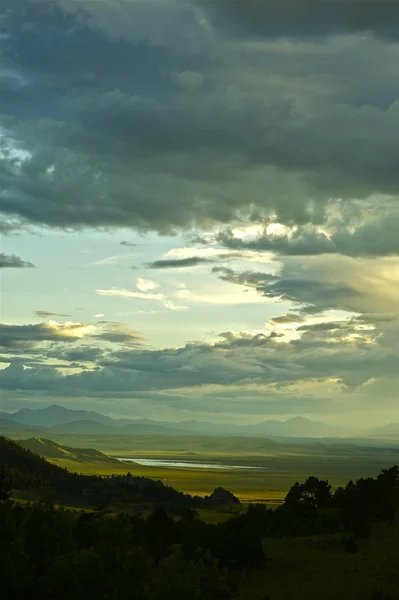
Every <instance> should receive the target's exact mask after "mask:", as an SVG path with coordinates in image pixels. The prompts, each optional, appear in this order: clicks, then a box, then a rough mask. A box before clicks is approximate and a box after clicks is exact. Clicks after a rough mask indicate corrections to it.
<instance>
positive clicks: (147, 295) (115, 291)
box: [96, 288, 187, 310]
mask: <svg viewBox="0 0 399 600" xmlns="http://www.w3.org/2000/svg"><path fill="white" fill-rule="evenodd" d="M96 294H98V295H99V296H111V297H120V298H138V299H141V300H155V301H157V302H160V303H161V304H163V305H164V306H165V307H166V308H169V309H170V310H186V309H187V307H186V306H180V305H177V304H175V303H174V302H172V301H171V300H169V299H168V298H167V297H166V296H165V295H164V294H153V293H151V292H133V291H131V290H125V289H121V288H111V289H109V290H101V289H99V290H96Z"/></svg>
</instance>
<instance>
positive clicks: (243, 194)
mask: <svg viewBox="0 0 399 600" xmlns="http://www.w3.org/2000/svg"><path fill="white" fill-rule="evenodd" d="M5 8H6V9H7V10H5V11H4V18H3V19H2V21H1V32H0V57H1V67H0V95H1V98H2V102H1V113H0V180H1V190H0V221H1V224H0V233H1V234H2V235H3V236H4V239H7V243H8V242H9V243H10V247H8V248H7V250H8V251H9V250H10V249H11V253H7V254H0V268H1V269H2V270H4V271H3V274H2V276H3V277H4V282H5V284H4V285H7V286H8V288H7V293H8V291H9V290H10V289H11V288H12V289H14V292H13V293H14V296H12V298H13V299H11V301H10V302H8V304H7V310H9V314H10V315H11V316H12V319H10V320H9V322H7V323H2V324H0V349H1V352H2V354H1V357H2V358H1V360H2V364H3V365H4V367H5V368H4V369H3V370H0V389H1V390H3V394H4V395H7V394H11V396H12V394H13V393H14V394H15V396H14V397H15V398H16V399H18V398H20V397H21V396H23V394H26V393H29V394H32V396H33V397H34V398H39V397H42V398H43V397H46V398H47V397H50V396H56V395H60V396H63V397H71V398H88V399H94V398H101V399H102V401H104V402H105V401H106V399H107V398H108V399H113V400H115V402H116V401H117V400H118V401H121V402H126V406H129V402H130V403H134V402H141V406H142V407H144V408H143V411H144V412H145V408H146V407H147V405H148V406H153V405H158V406H165V407H167V408H168V409H170V410H175V411H178V410H186V411H192V412H193V413H195V411H197V412H209V413H212V412H213V413H231V414H245V413H247V414H253V415H255V414H258V415H263V414H291V413H292V414H295V413H297V412H302V413H306V412H308V413H312V412H313V413H314V412H318V411H319V412H321V413H322V412H325V413H326V414H344V413H345V411H347V410H348V408H347V407H349V406H350V407H352V408H353V410H354V411H358V412H359V413H362V412H364V414H365V413H366V411H367V410H370V407H372V406H373V407H374V409H375V410H377V408H378V407H379V406H380V404H381V406H382V407H383V409H384V410H385V411H389V410H391V411H394V409H393V408H392V407H393V406H394V400H395V398H396V396H395V393H396V392H395V390H396V389H397V385H398V383H399V382H398V377H397V372H398V369H397V355H398V350H399V349H398V347H397V346H398V342H397V339H399V338H398V336H397V334H398V332H399V325H398V317H397V313H398V306H399V275H398V273H399V236H398V229H399V170H398V164H397V163H398V156H399V83H398V73H397V65H398V64H399V35H398V32H399V8H398V7H397V4H396V3H395V2H385V1H382V2H381V1H378V2H377V1H376V0H371V1H366V0H342V1H341V2H339V3H337V2H332V1H331V0H321V1H318V2H313V1H311V0H295V1H294V0H284V1H283V2H259V1H255V0H247V1H245V2H236V1H234V0H231V1H230V0H219V1H217V2H208V1H203V0H187V1H185V2H184V3H182V2H179V1H177V0H146V1H144V0H143V1H142V0H112V1H111V0H103V1H102V2H89V1H87V0H40V1H34V2H30V1H28V0H14V1H13V2H11V0H8V1H6V3H5ZM55 49H56V50H55ZM55 232H57V235H58V234H59V233H60V232H62V235H65V236H68V235H72V232H73V235H75V233H76V232H85V244H87V246H88V247H89V249H88V250H87V249H84V250H81V252H82V253H83V252H84V253H85V252H86V250H87V252H91V251H92V250H93V249H94V254H93V255H92V256H90V262H85V263H84V264H83V265H82V264H81V263H79V264H75V263H74V264H73V266H72V263H71V264H69V263H68V261H67V259H65V261H64V262H63V263H62V267H60V266H59V265H58V263H57V264H56V265H54V264H52V265H51V267H49V271H48V273H47V276H46V275H45V274H43V272H42V271H41V269H40V268H39V262H40V263H42V262H45V261H43V259H44V258H46V257H47V255H50V256H51V252H52V251H51V242H49V244H50V245H49V248H50V249H49V250H45V249H44V246H41V243H40V242H37V241H36V242H35V243H33V242H31V244H32V248H34V252H33V253H29V252H27V253H25V251H23V248H22V241H23V240H25V239H28V238H27V237H26V236H32V234H33V233H34V234H40V236H44V237H45V239H49V240H51V236H53V235H54V233H55ZM104 232H107V233H110V234H112V236H115V240H116V241H115V245H116V248H117V249H115V248H113V249H112V250H111V251H110V252H109V253H106V252H105V249H104V250H103V248H102V247H101V248H100V246H101V244H100V242H98V240H99V237H96V236H99V235H100V233H101V234H103V233H104ZM104 235H105V234H104ZM118 235H120V237H119V238H118V237H117V236H118ZM24 236H25V237H24ZM46 236H48V238H46ZM112 236H110V237H112ZM122 236H123V237H122ZM141 236H145V243H143V244H141V241H143V240H141ZM37 237H38V239H40V240H41V239H42V238H41V237H40V238H39V236H37ZM19 239H20V240H21V248H19V247H18V248H17V249H16V250H15V249H14V248H15V247H16V246H17V245H18V241H16V240H19ZM29 239H31V238H29ZM35 239H36V238H35ZM174 240H175V241H174ZM96 244H97V245H96ZM179 244H181V245H183V244H185V247H184V248H182V247H180V248H179V247H178V246H179ZM121 246H122V247H121ZM130 247H131V248H133V247H134V248H135V250H134V251H132V252H134V254H127V252H128V248H130ZM123 248H124V250H123ZM99 249H101V254H100V255H99V256H98V253H99ZM124 251H125V252H126V254H122V252H124ZM35 252H36V253H35ZM19 254H21V256H27V257H30V258H31V259H32V261H34V263H35V265H36V266H37V267H38V268H36V269H34V270H31V269H27V268H26V267H33V266H34V265H33V263H31V262H29V261H26V260H24V259H22V258H20V257H19ZM71 254H72V252H71ZM65 255H66V256H69V248H65ZM104 256H105V258H104ZM133 256H134V262H135V263H136V264H135V266H134V268H135V269H136V271H135V273H137V277H134V278H132V273H133V272H132V270H131V269H132V265H131V259H132V257H133ZM128 261H129V262H128ZM60 264H61V263H60ZM11 268H15V269H16V270H17V269H18V271H16V272H15V271H13V270H11ZM6 269H7V271H6ZM91 269H93V271H92V270H91ZM155 270H157V273H156V278H157V281H154V280H153V279H151V277H152V276H153V275H154V271H155ZM94 271H95V273H94ZM73 273H75V276H73ZM88 273H89V274H90V277H89V275H88V276H87V278H86V277H85V275H86V274H88ZM82 275H83V276H82ZM46 277H47V279H46ZM22 278H25V279H24V280H23V282H25V281H26V282H27V283H28V284H29V285H28V288H29V289H30V290H31V289H33V288H34V290H33V292H34V293H35V294H36V295H37V299H35V302H36V301H37V304H35V305H34V306H44V307H46V306H47V307H51V306H53V307H57V306H60V307H62V309H61V310H60V311H59V312H58V311H57V310H55V311H54V312H52V311H50V310H49V311H47V310H37V311H36V312H35V316H36V317H38V319H40V320H45V319H48V318H53V317H54V318H55V319H60V320H61V321H62V320H63V319H72V317H69V316H68V315H69V314H72V315H74V314H75V313H74V312H73V311H72V310H70V309H69V305H68V304H66V303H64V302H63V303H61V302H58V299H59V298H60V296H61V295H64V294H66V295H69V294H71V295H73V294H76V297H77V298H79V306H81V304H80V298H81V297H84V294H90V301H89V304H90V313H89V315H90V318H85V319H84V318H82V319H75V318H74V317H73V319H74V321H72V320H71V321H65V322H60V323H59V322H57V321H48V322H39V323H29V322H24V320H23V319H20V318H19V316H18V314H17V313H18V306H21V303H20V298H21V294H22V290H23V287H24V286H23V282H22V283H21V279H22ZM158 278H159V280H158ZM89 281H90V283H89ZM35 285H36V288H35ZM13 286H14V287H13ZM85 286H86V287H85ZM43 288H45V289H46V296H45V297H44V296H43V295H42V292H43ZM86 288H87V289H86ZM47 290H48V292H49V295H48V296H47ZM87 290H89V291H87ZM51 294H54V296H53V297H50V295H51ZM57 294H58V296H57ZM10 298H11V296H10ZM92 303H93V306H92ZM121 303H124V304H125V306H126V305H127V309H126V310H125V308H123V307H121ZM14 304H15V306H16V308H15V311H14V312H13V307H14ZM250 304H251V308H249V305H250ZM73 306H74V305H73ZM158 309H160V310H158ZM255 309H256V310H257V311H258V312H256V315H259V323H258V324H257V327H255V326H254V319H253V318H252V312H251V313H250V312H249V311H255ZM263 309H264V313H263V312H261V311H262V310H263ZM29 310H30V311H32V310H34V308H33V309H32V308H30V309H29ZM122 311H125V312H126V314H129V315H130V316H131V321H129V322H128V323H120V322H119V321H118V320H117V315H118V314H122ZM218 311H219V312H218ZM245 311H246V312H245ZM30 314H32V312H30ZM93 314H95V315H97V316H96V317H95V319H96V321H95V323H94V324H93V323H91V320H90V319H91V315H93ZM104 314H107V319H109V320H107V321H105V320H103V321H102V320H99V319H103V315H104ZM254 314H255V313H254ZM139 315H140V316H141V318H142V321H140V323H136V322H134V321H135V319H136V318H138V317H139ZM145 315H151V316H150V317H149V318H147V320H145ZM165 315H166V316H165ZM80 320H82V321H84V322H83V323H80V322H75V321H80ZM219 322H223V323H227V324H228V327H227V328H225V331H220V329H222V328H224V325H223V326H222V325H221V326H220V328H219V329H215V326H216V324H217V325H218V324H219ZM202 323H204V324H203V326H202ZM208 323H209V326H208ZM200 326H201V327H203V329H200ZM176 327H177V328H179V333H181V332H182V331H184V335H185V336H186V341H187V343H186V344H184V343H180V342H179V343H174V340H173V335H176ZM141 332H142V333H141ZM165 332H166V333H165ZM185 332H187V335H186V333H185ZM205 332H208V333H207V334H206V335H205ZM197 333H198V336H197ZM156 335H158V336H159V337H160V338H162V340H163V346H162V347H158V348H156V347H154V346H153V345H152V336H156ZM162 336H163V337H162ZM196 336H197V337H196ZM179 339H181V338H179ZM198 340H199V341H198ZM109 402H111V400H109ZM279 411H280V412H279Z"/></svg>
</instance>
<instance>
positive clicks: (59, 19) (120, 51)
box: [0, 1, 399, 256]
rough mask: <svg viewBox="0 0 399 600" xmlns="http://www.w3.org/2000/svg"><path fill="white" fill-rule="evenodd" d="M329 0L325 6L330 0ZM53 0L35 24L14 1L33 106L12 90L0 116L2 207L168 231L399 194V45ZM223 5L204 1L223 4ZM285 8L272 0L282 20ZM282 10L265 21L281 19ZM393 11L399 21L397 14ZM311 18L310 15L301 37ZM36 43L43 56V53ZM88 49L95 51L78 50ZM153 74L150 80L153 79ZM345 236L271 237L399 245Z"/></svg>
mask: <svg viewBox="0 0 399 600" xmlns="http://www.w3.org/2000/svg"><path fill="white" fill-rule="evenodd" d="M260 4H261V3H259V2H257V3H254V4H252V3H248V4H247V3H246V4H245V6H244V4H243V3H241V4H240V3H232V4H231V5H230V4H228V5H226V4H225V5H224V8H226V7H227V6H228V10H229V11H230V12H231V14H232V15H233V13H234V11H236V10H239V11H241V10H242V11H244V12H245V13H248V14H249V15H250V14H251V10H255V11H259V10H263V5H262V7H261V6H260ZM283 4H285V3H283ZM341 4H342V7H341V8H342V10H343V7H345V10H349V8H348V7H351V8H350V10H352V9H353V6H354V5H355V4H356V11H357V12H358V14H359V15H360V17H359V19H360V21H359V22H360V23H366V22H367V19H366V17H365V16H363V17H362V16H361V15H362V14H363V15H366V13H367V14H370V15H371V14H372V12H373V10H374V9H373V10H372V9H371V8H370V6H369V4H367V6H368V8H367V10H366V9H365V8H364V7H363V6H362V5H361V4H360V3H359V2H356V3H353V2H352V3H349V2H348V3H341ZM161 5H163V6H161ZM241 5H242V6H241ZM274 5H276V6H274ZM319 5H320V6H321V5H323V10H324V8H325V7H327V8H326V10H327V12H328V10H329V8H328V7H329V6H332V3H331V4H329V3H327V4H326V3H325V2H323V3H319V4H317V6H316V9H317V7H318V6H319ZM352 5H353V6H352ZM56 6H58V7H59V8H60V10H61V12H60V11H53V12H48V13H45V14H42V13H41V12H40V10H41V9H40V10H39V7H38V6H36V7H35V8H32V7H30V8H29V11H30V12H29V15H30V20H31V21H30V22H31V25H30V27H29V32H27V31H26V29H24V28H22V29H21V26H20V25H21V23H20V20H21V15H20V14H19V11H18V10H17V9H16V8H15V11H14V13H15V14H14V19H13V28H14V29H13V31H14V33H15V35H14V36H11V37H12V39H13V40H14V41H13V43H15V44H16V46H15V48H14V49H13V51H12V52H11V53H10V57H11V58H9V60H10V61H11V62H12V65H11V64H10V65H9V68H10V69H11V67H12V69H13V72H15V73H17V74H18V76H19V77H20V79H21V81H23V82H24V85H25V87H26V93H29V94H31V95H32V101H31V102H29V103H27V102H24V105H23V106H22V105H21V104H20V105H18V104H17V103H16V101H15V98H14V97H13V100H12V101H11V100H10V103H9V104H6V105H5V106H6V108H7V107H8V112H7V110H6V112H5V114H4V115H3V117H2V119H1V123H2V127H3V129H4V133H5V136H6V138H5V139H6V140H8V141H9V143H8V145H7V144H6V145H5V146H6V147H5V151H4V152H5V157H4V160H3V171H2V172H1V174H0V175H1V177H2V182H3V189H4V191H3V195H2V198H1V200H0V208H1V209H2V210H3V211H4V213H6V214H8V215H11V216H16V217H18V218H21V219H22V220H24V221H25V222H30V223H34V224H38V225H47V226H51V227H61V228H62V227H63V228H71V227H72V228H75V229H78V228H82V227H106V228H109V227H126V226H130V227H134V228H135V229H139V230H142V231H145V230H147V231H149V230H155V231H158V232H161V233H171V232H175V231H177V230H181V229H187V228H190V227H192V226H197V227H198V226H199V227H201V226H203V227H209V226H211V225H212V224H220V223H225V224H226V223H229V222H231V221H232V220H235V219H243V218H249V219H254V220H258V219H262V218H263V219H268V218H269V217H270V215H275V214H276V215H277V217H278V218H279V219H280V220H281V221H282V222H284V223H287V224H292V225H294V224H297V225H298V224H299V225H301V224H302V225H303V224H306V223H309V222H310V223H321V224H324V223H325V221H326V213H327V212H328V208H329V203H330V199H331V198H342V199H343V201H344V202H343V204H349V203H352V204H353V200H354V198H357V199H360V200H361V201H362V202H363V205H359V204H356V205H355V206H356V207H357V208H356V210H357V211H358V213H359V214H360V213H361V211H362V210H363V209H364V206H365V205H364V203H365V202H366V200H367V199H369V198H370V196H371V195H372V194H387V195H390V196H392V199H391V202H392V204H396V203H397V197H398V193H399V179H398V173H397V168H396V161H395V156H396V154H397V148H398V143H399V141H398V140H399V138H398V135H397V131H398V122H399V111H398V104H397V102H396V98H397V97H398V86H397V76H396V65H397V62H398V52H397V48H396V46H395V45H393V44H383V43H382V42H378V43H377V41H376V40H373V39H372V38H370V39H365V38H364V37H356V38H355V39H353V40H350V41H348V40H347V39H345V40H339V41H337V42H331V43H330V42H329V43H328V44H326V43H322V42H319V41H315V40H312V41H311V42H309V41H303V40H298V42H297V43H295V44H294V45H293V44H291V45H290V44H289V43H287V42H284V43H283V42H282V41H276V42H270V41H269V42H267V44H268V45H266V46H265V45H262V43H261V42H259V44H258V43H256V44H252V45H251V44H250V45H248V44H247V45H245V44H243V43H242V42H241V41H235V42H234V43H233V42H232V43H230V44H229V45H228V48H227V46H226V44H225V39H224V36H223V35H219V33H218V32H217V30H212V28H209V27H208V28H207V26H206V18H204V16H203V14H202V13H201V10H198V6H197V7H196V8H195V7H193V6H192V5H190V4H189V3H188V4H187V5H185V6H184V7H182V6H180V4H179V3H175V2H171V3H168V4H167V5H165V3H160V4H159V10H160V11H162V14H165V15H166V14H169V15H171V14H173V15H174V18H173V20H170V19H169V18H168V21H167V22H168V24H169V25H168V27H167V28H166V30H167V32H168V33H167V32H166V30H165V31H163V30H162V31H161V29H162V28H160V27H159V26H158V25H156V24H154V22H155V21H157V20H156V19H154V18H153V16H152V17H151V18H150V15H153V13H152V11H153V10H154V7H155V5H154V4H153V3H151V4H148V3H147V4H146V5H145V6H144V4H141V3H140V7H139V5H138V4H137V3H133V4H131V5H130V4H129V5H128V4H126V5H125V3H123V5H122V4H119V3H107V2H102V3H93V2H92V3H88V2H80V1H79V2H73V3H72V2H68V3H65V2H64V3H57V4H56ZM156 6H158V4H157V5H156ZM218 6H219V3H216V4H215V3H214V6H213V5H212V6H211V5H208V6H207V8H208V9H211V8H212V9H217V10H222V9H223V3H222V4H220V6H219V8H218ZM278 6H280V4H278V3H273V6H272V7H271V8H268V11H269V10H271V11H272V13H271V14H272V16H273V15H274V11H277V13H278V11H279V10H280V9H279V8H278ZM288 6H291V4H289V5H288ZM309 6H310V5H309V4H308V3H302V5H300V6H299V8H298V7H297V8H298V10H299V13H300V14H302V13H303V15H307V11H308V7H309ZM380 6H381V5H380V4H379V7H380ZM286 8H287V7H286V6H285V7H284V11H285V12H286ZM340 10H341V9H340ZM379 10H380V8H379ZM389 10H391V8H389ZM301 11H302V12H301ZM334 11H335V9H334ZM356 11H355V12H356ZM11 12H12V10H11ZM277 13H276V14H275V18H274V21H273V18H270V19H268V23H273V22H274V25H272V26H273V27H274V28H276V30H278V29H279V16H278V14H277ZM160 14H161V13H160ZM346 17H347V14H346V13H345V19H344V21H343V22H345V23H347V22H348V21H347V18H346ZM223 18H224V19H225V17H223ZM232 18H233V17H232ZM251 18H252V17H250V18H249V20H251ZM24 21H26V15H25V17H24ZM77 21H78V22H79V27H78V28H76V27H75V28H74V27H73V25H74V23H75V24H76V22H77ZM259 21H261V19H259V18H257V19H256V22H259ZM388 21H389V23H391V24H392V23H394V22H395V21H394V18H393V16H392V15H390V17H389V19H388ZM244 22H245V19H243V20H242V23H244ZM285 22H288V21H287V19H286V20H285ZM300 22H301V21H300V18H299V15H298V20H297V21H296V24H297V26H298V32H299V33H300V30H301V27H300ZM304 22H308V23H313V24H314V25H315V24H316V25H315V26H318V24H320V22H322V20H321V18H320V19H315V17H314V18H313V19H309V20H308V19H307V17H305V16H304ZM325 22H328V23H330V25H331V23H333V22H334V21H333V20H332V21H331V20H330V19H325ZM349 22H353V23H355V22H357V21H356V19H355V18H354V19H352V20H349ZM376 22H380V24H381V23H382V21H381V20H380V21H378V19H377V21H376ZM137 23H141V27H140V28H139V27H138V25H137ZM183 25H184V26H185V27H184V26H183ZM362 27H363V25H362V26H361V27H360V29H362ZM316 28H317V27H316ZM172 29H173V35H172V34H171V30H172ZM366 29H367V28H366ZM188 31H190V32H191V33H190V35H188ZM51 32H53V33H51ZM94 32H95V33H94ZM179 32H184V35H183V34H180V33H179ZM194 32H196V33H194ZM176 33H177V34H178V40H179V41H178V42H176V44H177V45H176V46H174V51H173V52H171V46H170V43H171V40H172V39H175V38H176ZM305 34H306V32H303V35H304V36H305ZM52 36H53V37H52ZM53 38H54V39H55V38H56V39H57V44H58V46H57V47H58V49H59V50H58V52H57V58H56V60H55V58H54V59H53V60H48V61H43V60H39V59H38V56H41V57H43V56H51V52H50V51H48V48H52V47H53V45H54V43H55V42H54V39H53ZM183 38H184V39H183ZM144 42H145V43H144ZM149 42H150V43H149ZM205 42H207V43H205ZM208 42H209V43H208ZM35 44H36V45H37V44H39V46H38V47H39V49H40V52H39V51H37V52H36V53H35V52H32V47H36V46H35ZM190 44H191V50H190V51H188V47H189V46H190ZM83 45H84V48H85V49H86V50H85V52H83V53H80V54H81V55H82V56H83V58H82V57H81V58H80V59H79V60H76V61H73V60H71V59H70V57H71V56H75V55H76V52H77V51H78V50H77V49H79V48H81V47H83ZM135 48H137V51H136V50H135ZM370 48H372V49H370ZM79 56H80V55H79ZM127 56H128V57H129V60H128V59H127V58H126V57H127ZM265 57H266V58H265ZM122 58H123V60H122ZM100 59H101V60H100ZM266 59H267V60H266ZM82 60H84V61H87V63H85V64H82V63H81V61H82ZM96 61H97V62H96ZM143 61H147V62H145V64H147V65H148V69H144V68H143V66H142V65H143V64H144V63H143ZM184 62H185V63H186V64H185V65H184V64H183V63H184ZM188 63H189V64H188ZM126 64H129V70H126V69H125V68H124V66H123V65H126ZM381 64H383V65H384V68H383V69H381ZM370 69H371V71H370ZM149 72H150V73H152V77H151V78H149V77H148V76H146V77H144V76H143V75H142V74H143V73H149ZM60 73H62V78H63V81H60ZM85 73H86V76H85V77H83V75H84V74H85ZM90 73H91V74H92V76H90V77H88V75H87V74H90ZM132 73H134V76H132ZM140 74H141V75H140ZM173 74H174V75H173ZM176 74H178V75H179V74H180V75H182V74H183V75H184V74H186V76H185V79H187V78H188V79H190V81H191V80H192V79H193V74H198V76H196V80H197V81H198V82H199V81H200V80H201V82H202V85H194V86H193V85H189V86H188V88H187V86H186V87H184V86H183V88H182V87H181V85H176V77H177V75H176ZM187 74H189V75H187ZM190 74H191V75H190ZM276 74H278V76H277V75H276ZM172 75H173V76H172ZM138 77H139V79H137V78H138ZM150 79H151V82H150V81H149V80H150ZM177 79H178V80H179V82H181V77H180V78H179V77H177ZM183 79H184V77H183ZM365 81H366V82H368V83H367V84H366V83H365ZM66 88H67V89H68V90H73V95H70V94H68V93H67V92H66ZM60 90H61V91H60ZM373 90H374V91H373ZM375 90H379V92H378V94H379V96H378V97H377V96H376V95H375ZM61 92H62V93H61ZM373 94H374V95H373ZM378 94H377V95H378ZM24 97H25V98H26V96H24ZM160 98H163V99H165V101H164V100H160ZM27 104H29V111H28V114H27V112H26V111H27ZM50 106H51V107H52V112H51V113H50V112H49V108H48V107H50ZM55 107H57V108H56V109H55ZM24 108H25V110H24ZM44 109H46V110H47V112H43V110H44ZM11 143H12V144H13V145H14V146H15V147H17V148H18V149H20V150H24V151H25V152H26V154H25V156H24V159H21V158H16V155H15V153H13V152H12V151H11V148H10V147H9V145H10V144H11ZM71 173H73V177H71V176H70V174H71ZM265 190H267V193H265ZM54 195H55V196H56V197H57V202H54ZM373 202H374V203H375V204H376V205H378V204H380V202H381V201H380V200H379V199H375V200H373ZM387 212H389V213H390V212H391V210H390V209H387ZM386 222H387V223H390V222H391V221H390V219H389V218H388V219H387V221H386ZM392 232H394V227H393V226H392ZM342 235H343V237H344V238H345V239H341V237H340V234H337V236H335V238H334V237H333V238H331V239H329V240H327V239H324V238H322V237H320V236H319V237H317V236H316V237H315V236H314V235H313V236H310V237H309V236H308V237H307V236H306V235H305V233H304V232H302V235H301V236H297V237H298V239H294V240H291V242H290V244H284V243H283V241H281V240H280V241H278V240H277V241H276V240H273V242H270V241H269V244H271V245H272V246H273V248H275V249H276V251H279V248H280V247H281V248H282V252H287V253H288V254H290V253H293V254H298V253H300V252H304V253H310V254H312V253H320V252H335V251H336V249H337V248H338V250H337V251H340V248H339V246H340V245H341V244H342V245H343V246H345V245H346V248H344V249H343V251H344V253H347V254H350V255H356V256H360V255H364V254H368V255H371V254H372V253H379V254H380V255H382V254H383V253H384V252H387V253H390V254H392V253H395V252H396V251H397V245H396V242H395V240H394V238H393V235H394V233H392V235H390V236H389V238H390V241H389V240H388V239H386V241H385V242H381V243H380V241H376V242H375V243H372V242H370V239H372V238H370V237H368V236H367V228H366V229H364V230H362V231H361V232H359V234H356V232H355V234H354V235H353V236H352V237H350V236H349V235H347V232H345V231H344V232H343V234H342ZM351 235H352V234H351ZM380 238H381V235H380Z"/></svg>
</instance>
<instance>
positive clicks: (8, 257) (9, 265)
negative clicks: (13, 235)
mask: <svg viewBox="0 0 399 600" xmlns="http://www.w3.org/2000/svg"><path fill="white" fill-rule="evenodd" d="M27 268H28V269H33V268H34V265H33V264H32V263H31V262H29V261H26V260H22V258H20V257H19V256H16V255H15V254H0V269H27Z"/></svg>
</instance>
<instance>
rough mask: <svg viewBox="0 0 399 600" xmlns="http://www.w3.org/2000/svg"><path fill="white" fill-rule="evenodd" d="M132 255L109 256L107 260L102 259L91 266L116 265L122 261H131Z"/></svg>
mask: <svg viewBox="0 0 399 600" xmlns="http://www.w3.org/2000/svg"><path fill="white" fill-rule="evenodd" d="M131 256H132V255H131V254H127V255H126V254H122V255H120V254H119V255H116V256H107V257H106V258H101V259H100V260H96V261H95V262H92V263H90V264H91V265H113V264H114V263H116V262H118V261H120V260H129V259H130V258H131Z"/></svg>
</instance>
